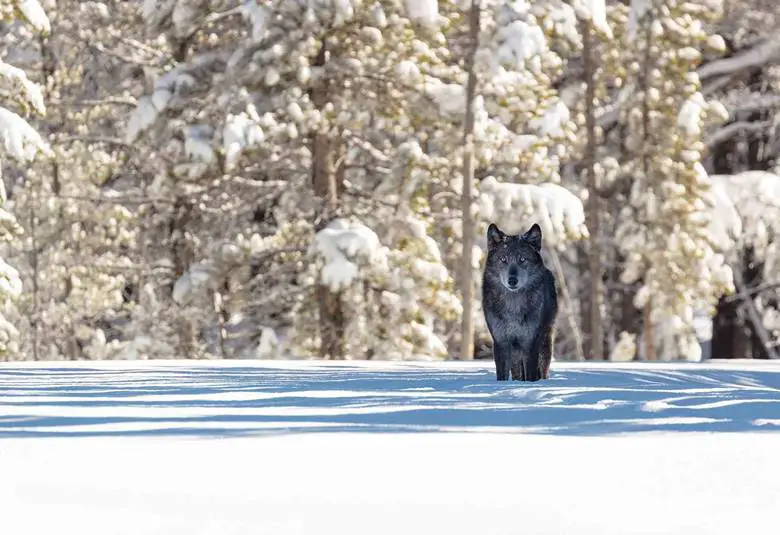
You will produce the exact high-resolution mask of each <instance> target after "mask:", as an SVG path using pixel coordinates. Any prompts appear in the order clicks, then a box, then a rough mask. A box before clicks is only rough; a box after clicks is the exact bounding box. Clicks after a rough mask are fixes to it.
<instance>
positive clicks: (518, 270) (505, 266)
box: [482, 223, 558, 381]
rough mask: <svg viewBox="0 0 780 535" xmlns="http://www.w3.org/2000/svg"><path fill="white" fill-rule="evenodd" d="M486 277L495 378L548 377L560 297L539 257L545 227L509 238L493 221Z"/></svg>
mask: <svg viewBox="0 0 780 535" xmlns="http://www.w3.org/2000/svg"><path fill="white" fill-rule="evenodd" d="M487 241H488V255H487V261H486V263H485V271H484V273H483V278H482V310H483V311H484V313H485V320H486V321H487V326H488V330H489V331H490V335H491V336H492V337H493V359H494V360H495V362H496V379H498V380H499V381H508V380H509V372H510V370H511V372H512V379H513V380H515V381H538V380H539V379H547V378H548V377H549V373H550V361H551V360H552V353H553V343H554V338H555V318H556V316H557V315H558V297H557V293H556V289H555V277H554V276H553V274H552V272H551V271H550V270H549V269H547V267H546V266H545V265H544V261H543V260H542V256H541V254H540V252H541V250H542V229H541V228H540V227H539V225H537V224H534V225H533V226H532V227H531V228H530V229H529V230H528V232H526V233H525V234H522V235H516V236H511V235H507V234H504V232H502V231H501V229H499V228H498V227H497V226H496V225H495V224H493V223H491V224H490V226H489V227H488V231H487Z"/></svg>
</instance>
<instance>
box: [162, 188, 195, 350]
mask: <svg viewBox="0 0 780 535" xmlns="http://www.w3.org/2000/svg"><path fill="white" fill-rule="evenodd" d="M191 217H192V204H191V203H190V202H189V201H188V200H187V199H186V198H184V197H183V196H178V197H176V200H175V201H174V203H173V221H172V222H171V228H170V231H169V232H170V239H171V253H172V255H173V270H174V277H173V282H172V283H171V287H170V291H171V296H172V295H173V287H174V284H176V281H177V280H178V279H179V277H181V276H182V275H184V274H185V273H186V272H187V270H188V269H189V267H190V265H191V264H192V261H193V252H192V251H191V250H190V246H189V244H188V243H187V224H188V223H189V221H190V219H191ZM177 316H178V317H177V318H176V319H175V330H176V335H177V336H176V338H177V340H178V344H177V345H178V352H179V353H180V354H181V356H182V357H184V358H196V357H198V356H199V347H198V346H199V344H198V335H197V329H196V328H195V320H194V318H192V317H190V316H189V314H187V313H186V312H184V311H178V313H177Z"/></svg>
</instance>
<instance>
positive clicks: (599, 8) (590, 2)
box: [572, 0, 613, 39]
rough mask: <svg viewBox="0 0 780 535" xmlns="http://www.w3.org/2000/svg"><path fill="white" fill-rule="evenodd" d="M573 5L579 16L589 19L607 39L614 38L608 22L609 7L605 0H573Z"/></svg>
mask: <svg viewBox="0 0 780 535" xmlns="http://www.w3.org/2000/svg"><path fill="white" fill-rule="evenodd" d="M572 7H573V8H574V11H575V12H576V13H577V16H578V17H580V18H581V19H583V20H588V21H590V23H591V24H592V25H593V28H595V29H596V31H598V32H600V33H602V34H603V35H604V37H606V38H607V39H612V37H613V35H612V29H611V28H610V27H609V24H608V23H607V7H606V3H605V2H604V0H572Z"/></svg>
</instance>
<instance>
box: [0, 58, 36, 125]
mask: <svg viewBox="0 0 780 535" xmlns="http://www.w3.org/2000/svg"><path fill="white" fill-rule="evenodd" d="M0 78H6V79H8V80H10V81H11V83H13V84H14V85H15V86H16V88H18V89H19V90H20V91H17V92H21V93H22V95H23V97H24V101H25V102H26V103H29V104H31V105H32V107H33V108H34V109H35V111H36V112H38V113H39V114H41V115H46V106H45V104H44V103H43V92H42V91H41V88H40V86H39V85H38V84H36V83H34V82H32V81H31V80H30V79H29V78H27V73H25V72H24V71H23V70H22V69H20V68H18V67H14V66H13V65H9V64H8V63H5V62H4V61H3V60H2V59H0Z"/></svg>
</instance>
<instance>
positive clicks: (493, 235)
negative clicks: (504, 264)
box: [487, 223, 506, 249]
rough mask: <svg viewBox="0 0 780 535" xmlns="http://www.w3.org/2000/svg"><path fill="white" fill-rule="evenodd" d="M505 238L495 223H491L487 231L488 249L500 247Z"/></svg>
mask: <svg viewBox="0 0 780 535" xmlns="http://www.w3.org/2000/svg"><path fill="white" fill-rule="evenodd" d="M505 238H506V234H504V233H503V232H502V231H501V229H500V228H498V226H497V225H496V224H495V223H491V224H490V226H489V227H488V230H487V241H488V249H492V248H493V247H496V246H497V245H500V244H501V243H503V241H504V239H505Z"/></svg>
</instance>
